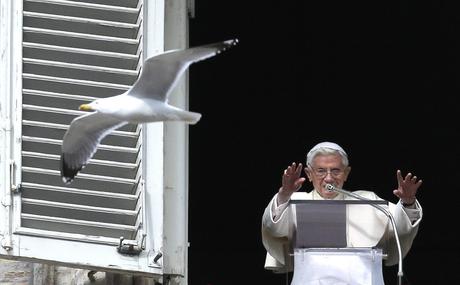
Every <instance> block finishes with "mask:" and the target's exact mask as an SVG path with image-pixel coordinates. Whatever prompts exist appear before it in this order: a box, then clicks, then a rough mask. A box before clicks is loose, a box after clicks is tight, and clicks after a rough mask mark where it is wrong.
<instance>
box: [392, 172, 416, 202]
mask: <svg viewBox="0 0 460 285" xmlns="http://www.w3.org/2000/svg"><path fill="white" fill-rule="evenodd" d="M396 178H397V179H398V189H395V190H393V194H395V195H396V196H397V197H398V198H399V199H401V201H402V202H403V203H404V204H409V205H410V204H413V203H415V195H416V194H417V190H418V188H419V187H420V185H422V180H421V179H420V180H418V181H417V176H415V175H414V176H413V175H412V174H411V173H410V172H409V173H407V175H406V177H404V178H403V177H402V175H401V170H398V171H396Z"/></svg>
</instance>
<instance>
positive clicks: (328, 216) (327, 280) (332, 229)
mask: <svg viewBox="0 0 460 285" xmlns="http://www.w3.org/2000/svg"><path fill="white" fill-rule="evenodd" d="M371 203H375V204H387V202H386V201H383V200H379V201H372V202H371ZM290 207H291V219H292V221H291V223H290V225H291V227H290V234H289V238H290V245H291V254H293V255H294V274H293V278H292V281H291V285H384V281H383V273H382V259H383V257H384V255H385V254H384V253H383V252H382V249H380V248H372V247H365V248H363V247H352V246H349V245H348V244H347V212H348V211H349V210H350V207H371V206H370V205H369V202H364V201H358V200H340V201H337V200H291V204H290ZM354 210H355V211H356V208H355V209H354Z"/></svg>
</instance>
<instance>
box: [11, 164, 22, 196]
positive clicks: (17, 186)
mask: <svg viewBox="0 0 460 285" xmlns="http://www.w3.org/2000/svg"><path fill="white" fill-rule="evenodd" d="M15 177H16V162H14V160H10V183H11V192H14V193H18V192H19V191H20V190H21V183H18V184H15V182H16V179H15Z"/></svg>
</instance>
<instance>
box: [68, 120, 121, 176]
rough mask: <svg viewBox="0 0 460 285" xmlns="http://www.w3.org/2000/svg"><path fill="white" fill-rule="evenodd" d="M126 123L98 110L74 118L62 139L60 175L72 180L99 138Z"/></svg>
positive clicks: (96, 145)
mask: <svg viewBox="0 0 460 285" xmlns="http://www.w3.org/2000/svg"><path fill="white" fill-rule="evenodd" d="M125 124H127V122H123V121H120V120H117V119H115V118H113V117H110V116H107V115H103V114H101V113H98V112H94V113H89V114H85V115H82V116H80V117H77V118H75V119H74V120H73V121H72V122H71V124H70V127H69V129H68V130H67V132H66V133H65V134H64V138H63V141H62V154H61V177H62V180H63V181H64V183H66V184H69V183H70V182H72V180H73V179H74V177H75V176H76V175H77V173H78V172H79V171H80V170H81V169H83V168H84V167H85V166H86V164H87V163H88V161H89V160H90V159H91V157H92V156H93V155H94V153H95V152H96V150H97V147H98V146H99V143H100V142H101V140H102V139H103V138H104V137H105V136H107V135H108V134H109V133H110V132H111V131H113V130H115V129H117V128H119V127H121V126H123V125H125Z"/></svg>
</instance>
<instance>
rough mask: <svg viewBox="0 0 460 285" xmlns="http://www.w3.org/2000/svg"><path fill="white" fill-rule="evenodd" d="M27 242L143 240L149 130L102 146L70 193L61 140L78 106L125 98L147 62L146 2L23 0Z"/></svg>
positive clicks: (130, 131) (23, 225) (137, 129)
mask: <svg viewBox="0 0 460 285" xmlns="http://www.w3.org/2000/svg"><path fill="white" fill-rule="evenodd" d="M23 9H24V13H23V97H22V150H21V154H22V155H21V156H22V168H21V175H22V179H21V181H22V182H21V196H22V199H21V211H20V212H21V216H20V227H19V228H18V230H17V231H16V232H17V233H20V234H27V235H38V236H48V237H55V236H59V237H60V238H63V239H72V240H79V241H86V242H98V243H107V244H113V245H117V244H119V240H120V237H123V238H125V239H126V240H133V242H137V243H139V242H141V238H142V233H143V232H142V222H143V221H142V217H143V215H142V211H143V187H142V183H140V182H141V181H142V175H141V173H142V160H141V157H142V155H141V151H142V148H141V146H142V136H141V133H142V127H141V126H138V125H128V126H125V127H123V128H121V129H120V130H117V131H115V132H114V133H112V134H111V135H109V136H108V137H107V138H105V139H104V140H103V141H102V145H101V147H100V148H99V150H98V151H97V153H96V154H95V156H94V158H93V159H92V160H91V161H90V163H89V164H88V166H87V167H86V168H85V169H84V170H83V171H82V172H81V173H80V174H79V175H78V176H77V177H76V179H75V180H74V182H73V183H72V184H71V185H70V186H65V185H64V184H63V182H62V180H61V178H60V171H59V163H60V149H61V144H62V137H63V135H64V133H65V131H66V130H67V128H68V126H69V124H70V122H71V120H72V119H74V118H75V117H76V116H79V115H81V114H83V113H84V112H81V111H78V106H79V105H80V104H82V103H87V102H89V101H92V100H94V99H96V98H102V97H107V96H113V95H117V94H120V93H123V92H124V91H126V90H127V89H128V88H129V87H130V86H131V85H132V84H133V83H134V82H135V80H136V78H137V76H138V74H139V70H140V68H141V66H140V64H141V63H142V60H141V58H142V28H141V26H142V1H91V2H84V1H59V0H26V1H24V7H23Z"/></svg>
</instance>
